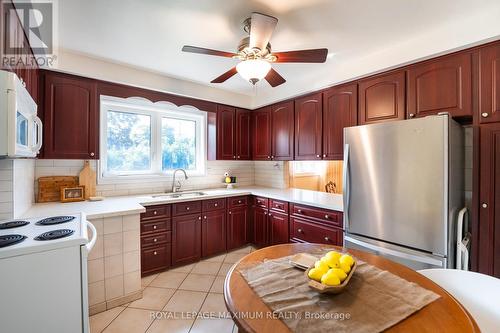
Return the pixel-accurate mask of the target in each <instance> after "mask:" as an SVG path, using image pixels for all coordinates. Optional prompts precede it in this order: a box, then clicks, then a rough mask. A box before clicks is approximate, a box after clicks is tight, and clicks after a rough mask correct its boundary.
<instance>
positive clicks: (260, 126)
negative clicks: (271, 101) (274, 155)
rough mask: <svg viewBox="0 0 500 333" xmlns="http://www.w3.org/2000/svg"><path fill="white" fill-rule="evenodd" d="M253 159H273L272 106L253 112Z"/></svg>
mask: <svg viewBox="0 0 500 333" xmlns="http://www.w3.org/2000/svg"><path fill="white" fill-rule="evenodd" d="M252 115H253V130H252V137H253V159H254V160H269V159H271V108H270V107H269V106H266V107H264V108H262V109H258V110H256V111H253V112H252Z"/></svg>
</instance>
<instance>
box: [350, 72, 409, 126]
mask: <svg viewBox="0 0 500 333" xmlns="http://www.w3.org/2000/svg"><path fill="white" fill-rule="evenodd" d="M358 106H359V110H358V119H359V124H360V125H364V124H370V123H377V122H383V121H390V120H402V119H405V72H404V71H397V72H390V73H388V74H381V75H378V76H375V77H370V78H367V79H363V80H361V81H359V103H358Z"/></svg>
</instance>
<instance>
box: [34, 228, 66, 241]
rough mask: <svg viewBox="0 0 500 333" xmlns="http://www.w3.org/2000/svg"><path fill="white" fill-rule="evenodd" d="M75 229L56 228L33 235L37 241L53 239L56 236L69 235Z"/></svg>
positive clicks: (56, 237)
mask: <svg viewBox="0 0 500 333" xmlns="http://www.w3.org/2000/svg"><path fill="white" fill-rule="evenodd" d="M74 232H75V231H74V230H71V229H57V230H52V231H48V232H44V233H43V234H41V235H38V236H36V237H35V240H37V241H46V240H53V239H58V238H64V237H68V236H71V235H72V234H73V233H74Z"/></svg>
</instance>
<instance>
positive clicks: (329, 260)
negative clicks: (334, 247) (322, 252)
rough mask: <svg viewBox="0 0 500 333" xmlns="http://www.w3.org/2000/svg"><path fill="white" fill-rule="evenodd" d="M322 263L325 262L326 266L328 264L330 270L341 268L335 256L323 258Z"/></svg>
mask: <svg viewBox="0 0 500 333" xmlns="http://www.w3.org/2000/svg"><path fill="white" fill-rule="evenodd" d="M321 261H322V262H324V263H325V264H327V265H328V267H330V268H339V267H340V262H339V259H337V258H335V257H333V256H330V257H327V256H324V257H323V258H321Z"/></svg>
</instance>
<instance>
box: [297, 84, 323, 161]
mask: <svg viewBox="0 0 500 333" xmlns="http://www.w3.org/2000/svg"><path fill="white" fill-rule="evenodd" d="M321 99H322V97H321V93H317V94H313V95H309V96H306V97H302V98H298V99H296V100H295V159H296V160H320V159H321V156H322V148H321V141H322V122H323V119H322V118H323V112H322V109H323V105H322V100H321Z"/></svg>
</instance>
